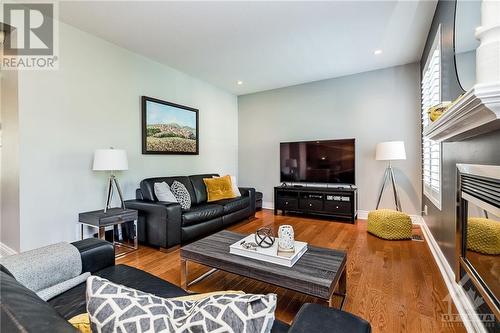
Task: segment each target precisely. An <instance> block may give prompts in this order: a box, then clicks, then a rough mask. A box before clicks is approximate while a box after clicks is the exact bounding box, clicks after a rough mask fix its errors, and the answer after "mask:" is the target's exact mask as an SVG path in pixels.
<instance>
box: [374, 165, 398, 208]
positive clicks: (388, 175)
mask: <svg viewBox="0 0 500 333" xmlns="http://www.w3.org/2000/svg"><path fill="white" fill-rule="evenodd" d="M388 178H389V179H390V180H391V183H392V189H393V191H394V203H395V204H396V210H397V211H398V212H401V211H402V208H401V202H400V201H399V194H398V188H397V186H396V178H395V177H394V171H393V170H392V166H391V163H390V162H389V166H388V167H387V168H386V169H385V173H384V182H383V183H382V188H381V189H380V193H379V195H378V200H377V208H376V209H378V207H379V206H380V200H382V194H383V193H384V189H385V184H386V183H387V179H388Z"/></svg>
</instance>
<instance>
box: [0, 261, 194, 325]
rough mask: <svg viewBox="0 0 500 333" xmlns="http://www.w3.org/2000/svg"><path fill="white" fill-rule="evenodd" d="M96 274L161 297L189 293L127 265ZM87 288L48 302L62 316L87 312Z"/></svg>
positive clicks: (80, 286) (72, 291)
mask: <svg viewBox="0 0 500 333" xmlns="http://www.w3.org/2000/svg"><path fill="white" fill-rule="evenodd" d="M94 275H97V276H100V277H103V278H105V279H108V280H110V281H112V282H114V283H119V284H122V285H124V286H127V287H130V288H134V289H140V290H142V291H144V292H147V293H150V294H154V295H156V296H159V297H165V298H170V297H180V296H186V295H188V293H187V292H185V291H184V290H183V289H181V288H179V287H177V286H175V285H173V284H171V283H168V282H167V281H165V280H162V279H160V278H158V277H156V276H153V275H151V274H149V273H146V272H144V271H141V270H139V269H137V268H134V267H130V266H126V265H116V266H110V267H108V268H105V269H102V270H100V271H98V272H95V273H94ZM85 288H86V283H82V284H80V285H78V286H76V287H74V288H72V289H70V290H68V291H66V292H65V293H63V294H61V295H59V296H57V297H55V298H53V299H51V300H50V301H48V303H49V304H50V305H52V306H53V307H54V309H55V310H56V311H57V312H58V313H59V314H60V315H61V316H63V317H64V318H66V319H70V318H72V317H74V316H76V315H78V314H80V313H83V312H86V308H85V304H86V303H85ZM2 299H3V295H2Z"/></svg>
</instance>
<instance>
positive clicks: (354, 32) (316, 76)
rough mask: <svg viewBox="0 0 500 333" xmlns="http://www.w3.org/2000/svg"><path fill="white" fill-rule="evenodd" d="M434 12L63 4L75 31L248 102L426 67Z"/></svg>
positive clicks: (355, 5) (419, 6)
mask: <svg viewBox="0 0 500 333" xmlns="http://www.w3.org/2000/svg"><path fill="white" fill-rule="evenodd" d="M435 8H436V2H435V1H425V0H424V1H357V2H354V1H353V2H348V1H342V2H338V1H337V2H116V1H110V2H101V1H99V2H97V1H89V2H61V3H60V9H59V12H60V16H61V19H62V20H63V21H64V22H66V23H68V24H71V25H74V26H76V27H78V28H80V29H82V30H84V31H87V32H90V33H92V34H94V35H97V36H99V37H102V38H103V39H105V40H108V41H110V42H113V43H115V44H117V45H120V46H122V47H124V48H126V49H129V50H131V51H133V52H136V53H139V54H142V55H144V56H147V57H149V58H152V59H154V60H156V61H158V62H161V63H164V64H167V65H169V66H171V67H174V68H177V69H179V70H181V71H183V72H185V73H188V74H190V75H192V76H195V77H197V78H200V79H202V80H205V81H207V82H210V83H212V84H214V85H216V86H218V87H221V88H223V89H226V90H228V91H230V92H232V93H234V94H237V95H241V94H247V93H252V92H257V91H263V90H268V89H274V88H279V87H284V86H290V85H295V84H299V83H304V82H310V81H316V80H321V79H326V78H332V77H338V76H343V75H349V74H354V73H359V72H365V71H370V70H374V69H378V68H385V67H390V66H396V65H402V64H407V63H411V62H415V61H418V60H419V59H420V56H421V53H422V49H423V46H424V43H425V39H426V36H427V33H428V31H429V27H430V24H431V21H432V17H433V14H434V10H435ZM376 49H382V50H383V53H382V54H380V55H378V56H375V55H374V53H373V52H374V50H376ZM238 80H241V81H243V84H242V85H237V84H236V83H237V81H238Z"/></svg>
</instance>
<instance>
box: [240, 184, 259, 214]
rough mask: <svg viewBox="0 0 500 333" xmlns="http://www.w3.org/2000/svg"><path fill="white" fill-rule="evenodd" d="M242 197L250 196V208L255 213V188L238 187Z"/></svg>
mask: <svg viewBox="0 0 500 333" xmlns="http://www.w3.org/2000/svg"><path fill="white" fill-rule="evenodd" d="M238 189H239V190H240V193H241V196H242V197H250V209H251V210H252V214H253V215H254V214H255V189H254V188H253V187H238Z"/></svg>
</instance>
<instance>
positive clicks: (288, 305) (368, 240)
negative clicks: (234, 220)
mask: <svg viewBox="0 0 500 333" xmlns="http://www.w3.org/2000/svg"><path fill="white" fill-rule="evenodd" d="M283 224H290V225H292V226H293V228H294V230H295V238H296V239H297V240H301V241H306V242H309V243H310V244H311V245H314V246H321V247H327V248H332V249H340V250H346V251H347V253H348V254H347V265H346V269H347V295H348V296H347V299H346V302H345V304H344V310H346V311H349V312H351V313H353V314H356V315H358V316H360V317H362V318H364V319H366V320H368V321H369V322H370V323H371V325H372V328H373V332H425V333H429V332H465V329H464V328H463V325H462V324H461V323H453V324H452V325H449V323H444V322H442V321H441V318H442V314H443V313H445V312H446V311H447V309H448V305H447V303H446V302H445V301H444V299H445V297H446V296H447V294H448V291H447V289H446V286H445V284H444V281H443V279H442V277H441V275H440V273H439V269H438V267H437V265H436V264H435V262H434V259H433V258H432V255H431V252H430V250H429V248H428V245H427V243H426V242H425V241H424V242H419V241H387V240H382V239H380V238H377V237H375V236H373V235H371V234H368V233H367V231H366V221H362V220H358V221H357V222H356V223H355V224H348V223H340V222H332V221H328V220H324V219H314V218H305V217H301V216H288V215H287V216H274V215H273V213H272V211H270V210H264V211H262V212H258V213H257V214H256V219H254V220H252V221H246V222H242V223H239V224H237V225H234V226H231V227H230V228H228V229H229V230H232V231H235V232H240V233H252V232H254V231H255V230H256V229H258V228H260V227H263V226H267V227H270V228H272V229H273V231H274V232H275V233H277V231H278V228H279V226H280V225H283ZM413 232H414V234H419V235H422V233H421V230H420V229H419V227H418V226H417V227H414V230H413ZM117 262H118V263H123V264H127V265H130V266H134V267H137V268H140V269H143V270H145V271H147V272H149V273H152V274H154V275H156V276H158V277H160V278H162V279H165V280H167V281H170V282H171V283H174V284H176V285H180V256H179V250H176V251H172V252H171V253H163V252H160V251H158V249H154V248H151V247H147V246H142V245H141V246H140V248H139V250H137V251H136V252H134V253H131V254H128V255H125V256H123V257H121V258H120V259H118V260H117ZM207 270H208V269H207V268H206V267H203V266H201V265H197V264H193V263H190V264H189V275H190V279H194V278H195V277H197V276H199V275H201V274H203V273H204V272H206V271H207ZM190 289H191V290H192V291H194V292H210V291H215V290H227V289H231V290H243V291H245V292H252V293H269V292H273V293H276V294H277V295H278V305H277V309H276V317H277V318H278V319H280V320H282V321H285V322H289V323H290V322H291V321H292V320H293V318H294V316H295V314H296V313H297V311H298V310H299V309H300V307H301V305H302V304H303V303H305V302H310V303H320V304H325V302H324V301H322V300H320V299H316V298H314V297H310V296H306V295H303V294H300V293H296V292H293V291H290V290H285V289H283V288H279V287H275V286H270V285H267V284H264V283H262V282H259V281H255V280H251V279H247V278H242V277H239V276H237V275H235V274H230V273H224V272H216V273H214V274H212V275H211V276H210V277H208V278H206V279H205V280H203V281H201V282H199V283H198V284H195V285H193V286H191V287H190ZM339 302H340V300H339ZM455 313H456V310H455Z"/></svg>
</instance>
